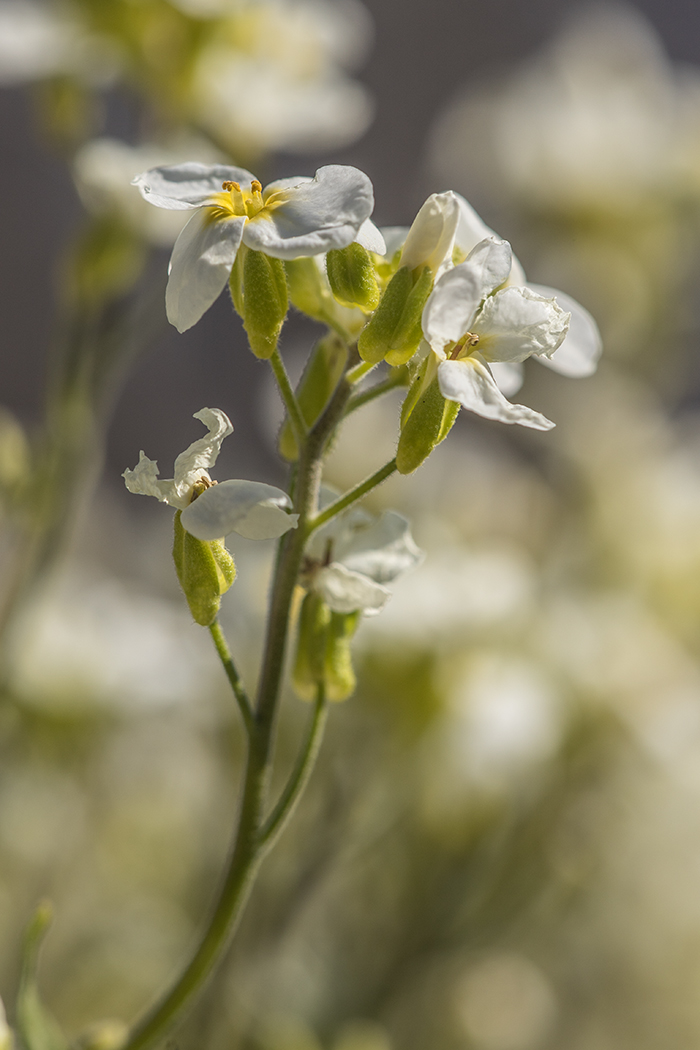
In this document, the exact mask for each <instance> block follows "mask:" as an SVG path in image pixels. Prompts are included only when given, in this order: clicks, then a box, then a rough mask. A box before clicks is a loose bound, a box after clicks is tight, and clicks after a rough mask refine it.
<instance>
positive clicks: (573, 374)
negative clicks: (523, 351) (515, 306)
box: [528, 284, 603, 379]
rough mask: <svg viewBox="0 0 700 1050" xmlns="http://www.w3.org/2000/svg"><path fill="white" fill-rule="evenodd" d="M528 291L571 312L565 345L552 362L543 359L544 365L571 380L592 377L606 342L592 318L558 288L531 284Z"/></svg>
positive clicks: (550, 359) (551, 359)
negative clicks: (549, 299) (552, 300)
mask: <svg viewBox="0 0 700 1050" xmlns="http://www.w3.org/2000/svg"><path fill="white" fill-rule="evenodd" d="M528 288H530V289H531V290H532V291H533V292H535V293H536V294H537V295H543V296H544V297H545V298H552V299H556V300H557V303H558V304H559V306H561V308H562V310H568V311H569V313H570V314H571V321H570V322H569V331H568V332H567V333H566V338H565V339H564V342H563V343H562V344H561V346H560V347H559V349H558V350H557V351H556V353H554V354H553V355H552V357H551V358H549V359H547V358H546V357H543V358H541V361H542V364H543V365H548V367H549V368H553V369H554V371H555V372H559V373H560V374H561V375H564V376H569V377H570V378H571V379H583V378H584V377H585V376H591V375H593V373H594V372H595V370H596V368H597V367H598V361H599V359H600V355H601V354H602V352H603V341H602V339H601V338H600V332H599V331H598V325H597V324H596V323H595V321H594V320H593V317H592V316H591V314H589V312H588V310H586V309H585V307H583V306H581V304H580V303H577V302H576V300H575V299H572V298H571V296H570V295H566V294H565V293H564V292H559V291H557V289H556V288H548V287H546V286H545V285H543V284H529V285H528Z"/></svg>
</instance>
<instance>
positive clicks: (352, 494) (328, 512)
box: [308, 458, 396, 532]
mask: <svg viewBox="0 0 700 1050" xmlns="http://www.w3.org/2000/svg"><path fill="white" fill-rule="evenodd" d="M395 470H396V458H394V459H391V460H389V462H388V463H385V464H384V466H383V467H380V469H379V470H377V471H375V472H374V474H372V475H370V477H368V478H365V480H364V481H361V482H360V484H359V485H355V487H354V488H353V489H350V490H349V491H348V492H346V493H345V495H344V496H341V498H340V499H337V500H335V502H334V503H331V505H330V506H329V507H326V509H325V510H324V511H321V513H320V514H317V515H316V517H315V518H312V519H311V521H310V522H309V523H308V530H309V532H314V531H315V530H316V529H318V528H320V527H321V525H325V524H326V522H328V521H331V519H332V518H334V517H335V516H336V514H340V512H341V511H343V510H346V509H347V508H348V507H351V506H352V505H353V503H357V501H358V500H359V499H362V497H363V496H366V495H367V493H368V492H371V491H372V489H373V488H376V487H377V485H381V483H382V481H386V479H387V478H389V477H391V475H392V474H393V473H394V471H395Z"/></svg>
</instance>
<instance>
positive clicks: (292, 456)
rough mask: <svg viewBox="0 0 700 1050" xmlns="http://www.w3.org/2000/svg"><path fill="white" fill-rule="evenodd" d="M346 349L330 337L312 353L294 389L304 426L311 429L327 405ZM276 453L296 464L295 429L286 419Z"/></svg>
mask: <svg viewBox="0 0 700 1050" xmlns="http://www.w3.org/2000/svg"><path fill="white" fill-rule="evenodd" d="M347 360H348V348H347V346H346V345H345V343H344V342H343V341H342V339H339V338H338V337H337V336H336V335H333V334H329V335H327V336H326V338H325V339H321V340H320V341H319V342H318V343H317V344H316V346H315V347H314V348H313V350H312V351H311V354H310V355H309V359H308V361H307V362H306V367H305V368H304V372H303V374H302V377H301V379H300V381H299V385H298V386H297V390H296V395H297V401H298V403H299V408H300V409H301V414H302V416H303V417H304V422H305V423H306V425H307V426H312V425H313V424H314V423H315V422H316V420H317V419H318V417H319V416H320V414H321V412H322V411H323V409H324V408H325V406H326V405H327V403H328V399H329V398H330V396H331V394H332V393H333V391H334V390H335V388H336V386H337V383H338V380H339V379H340V377H341V375H342V374H343V372H344V371H345V366H346V364H347ZM279 450H280V453H281V455H282V456H284V458H285V459H286V460H289V462H290V463H293V462H295V461H296V459H297V457H298V455H299V450H298V448H297V440H296V437H295V436H294V428H293V427H292V425H291V423H290V421H289V419H285V421H284V423H283V424H282V429H281V430H280V435H279Z"/></svg>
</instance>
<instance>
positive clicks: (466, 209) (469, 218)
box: [455, 193, 525, 287]
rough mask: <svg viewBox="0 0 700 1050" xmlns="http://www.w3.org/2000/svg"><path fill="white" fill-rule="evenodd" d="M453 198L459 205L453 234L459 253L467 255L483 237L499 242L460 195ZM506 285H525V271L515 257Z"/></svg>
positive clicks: (498, 238) (457, 194) (456, 194)
mask: <svg viewBox="0 0 700 1050" xmlns="http://www.w3.org/2000/svg"><path fill="white" fill-rule="evenodd" d="M455 197H456V198H457V203H458V205H459V221H458V223H457V233H456V234H455V244H456V245H457V247H458V248H459V249H460V250H461V251H463V252H464V253H465V254H466V255H468V254H469V252H471V251H472V249H473V248H474V247H475V245H477V244H478V243H479V241H483V240H484V238H485V237H494V238H495V239H496V240H497V241H500V240H501V237H500V235H499V234H497V233H495V232H494V231H493V230H492V229H491V227H490V226H487V225H486V223H485V222H484V220H483V219H482V218H481V217H480V216H479V215H477V213H476V212H475V211H474V209H473V208H472V206H471V204H470V203H469V202H468V201H466V200H465V199H464V197H463V196H462V195H461V193H455ZM508 284H512V285H518V286H519V287H520V286H521V285H523V284H525V271H524V270H523V268H522V266H521V264H520V261H519V259H518V258H517V257H516V256H515V255H514V256H513V257H512V264H511V271H510V276H509V278H508Z"/></svg>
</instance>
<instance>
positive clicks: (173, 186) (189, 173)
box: [132, 162, 255, 211]
mask: <svg viewBox="0 0 700 1050" xmlns="http://www.w3.org/2000/svg"><path fill="white" fill-rule="evenodd" d="M254 178H255V176H254V175H251V174H250V172H249V171H246V170H245V168H234V167H232V166H231V165H230V164H197V163H194V162H191V163H189V164H170V165H167V166H164V167H159V168H151V169H150V171H144V172H143V174H141V175H136V176H135V177H134V178H133V179H132V185H134V186H138V188H139V190H140V191H141V195H142V196H143V197H144V198H145V199H146V200H147V201H149V203H151V204H155V205H156V207H158V208H170V209H171V210H174V211H177V210H181V211H183V210H186V209H189V208H198V207H199V206H200V205H201V204H203V203H204V202H205V201H207V200H209V199H210V198H211V196H212V194H214V193H221V187H222V183H224V182H238V183H239V184H240V185H241V186H242V187H244V188H245V187H248V186H250V184H251V182H252V180H253V179H254Z"/></svg>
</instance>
